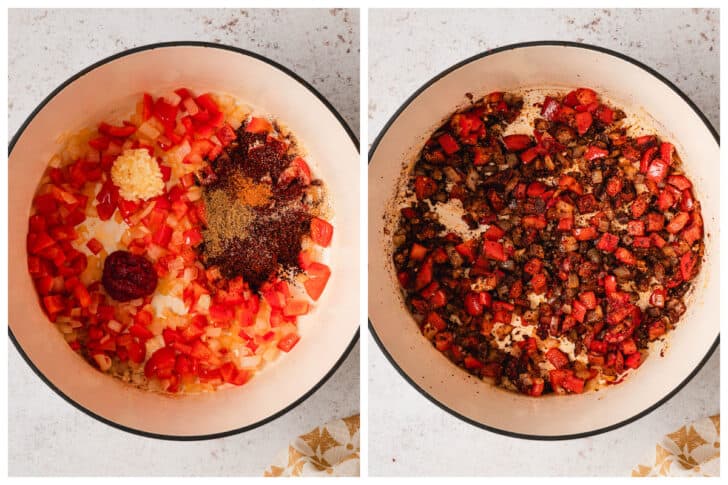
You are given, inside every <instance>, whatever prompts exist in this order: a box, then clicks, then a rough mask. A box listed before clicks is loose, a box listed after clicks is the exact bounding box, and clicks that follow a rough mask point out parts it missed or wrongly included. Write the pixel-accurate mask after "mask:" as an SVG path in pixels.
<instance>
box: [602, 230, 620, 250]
mask: <svg viewBox="0 0 728 485" xmlns="http://www.w3.org/2000/svg"><path fill="white" fill-rule="evenodd" d="M618 244H619V237H617V236H615V235H614V234H610V233H608V232H605V233H604V234H603V235H602V237H601V239H599V242H597V249H600V250H602V251H606V252H608V253H611V252H613V251H614V250H615V249H617V245H618Z"/></svg>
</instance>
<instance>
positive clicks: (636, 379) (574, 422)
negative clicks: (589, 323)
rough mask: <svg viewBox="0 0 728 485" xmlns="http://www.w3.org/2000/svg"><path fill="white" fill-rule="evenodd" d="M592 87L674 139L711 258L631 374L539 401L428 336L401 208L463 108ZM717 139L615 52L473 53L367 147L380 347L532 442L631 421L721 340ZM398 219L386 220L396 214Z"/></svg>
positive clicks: (661, 84)
mask: <svg viewBox="0 0 728 485" xmlns="http://www.w3.org/2000/svg"><path fill="white" fill-rule="evenodd" d="M580 86H586V87H591V88H593V89H595V90H597V92H599V93H600V94H601V95H603V96H605V97H606V98H607V99H609V100H610V101H612V102H614V103H615V104H616V105H618V106H621V107H623V108H625V111H627V112H628V114H632V115H634V116H635V117H636V118H638V119H640V120H641V121H643V122H644V123H645V124H648V125H650V127H654V129H655V130H657V133H659V134H660V135H661V136H663V137H665V138H667V139H668V140H671V141H673V142H674V143H675V145H676V147H677V150H678V151H679V153H680V156H681V158H682V160H683V162H684V168H685V170H686V172H687V174H688V176H689V177H690V178H691V179H692V181H693V183H694V186H695V189H694V190H695V193H696V195H697V197H698V198H699V200H700V202H701V205H702V213H703V218H704V223H705V234H706V237H705V244H706V250H705V258H704V261H703V266H702V269H701V271H700V273H699V275H698V276H697V277H696V279H695V280H694V286H695V289H694V291H693V292H692V293H691V294H690V295H689V297H688V309H687V312H686V313H685V315H683V317H682V319H681V320H680V322H679V324H678V327H677V328H676V329H675V330H674V331H673V332H671V334H670V335H669V338H668V345H667V350H666V352H665V355H664V357H659V356H658V355H656V354H655V355H651V356H650V358H648V359H647V360H646V362H645V363H644V364H643V365H642V366H641V367H640V368H639V369H638V370H637V372H634V373H633V374H632V375H630V376H629V377H628V378H627V379H626V380H625V382H623V383H621V384H619V385H616V386H609V387H608V388H605V389H602V390H600V391H598V392H591V393H585V394H582V395H569V396H544V397H542V398H530V397H528V396H524V395H519V394H515V393H510V392H507V391H504V390H502V389H499V388H496V387H494V386H493V385H492V384H489V383H487V382H484V381H481V380H479V379H477V378H474V377H472V376H470V375H469V374H467V373H466V372H465V371H463V370H461V369H460V368H458V367H456V366H455V365H454V364H452V363H451V362H450V361H449V360H448V359H447V358H446V357H445V356H444V355H443V354H441V353H440V352H438V351H437V350H436V349H435V348H434V347H433V346H432V344H431V343H430V342H429V341H428V340H426V339H425V338H424V337H423V336H422V335H421V333H420V331H419V328H418V327H417V325H416V323H415V322H414V320H413V318H412V316H411V315H410V314H409V313H408V311H407V310H406V308H405V307H404V304H403V299H402V296H401V293H400V290H399V285H398V283H397V280H396V276H395V274H394V271H393V269H392V268H393V265H392V262H391V261H392V245H391V232H390V231H388V230H389V229H391V228H392V225H393V224H395V223H396V219H397V218H396V216H395V217H392V211H396V210H397V209H398V207H397V206H396V203H395V198H396V194H397V192H398V187H399V186H400V184H401V181H402V177H403V176H404V175H405V174H406V172H407V169H408V167H411V165H412V164H413V163H414V157H415V155H416V154H417V153H418V152H419V151H420V150H421V148H422V146H423V144H424V142H425V141H426V140H427V139H428V138H429V136H430V135H431V134H432V133H433V131H434V130H435V129H436V128H438V127H439V126H440V125H441V124H442V123H443V122H444V121H445V120H446V119H447V118H448V117H449V116H450V115H451V114H452V113H453V112H454V111H456V110H457V109H460V108H463V107H465V106H467V104H468V103H469V100H468V98H467V97H466V96H465V94H466V93H471V94H473V95H474V98H475V99H478V98H480V97H482V96H483V95H485V94H487V93H489V92H492V91H514V90H515V91H518V90H521V89H529V88H544V87H548V88H557V89H558V88H560V89H561V90H567V89H573V88H574V87H580ZM719 157H720V153H719V145H718V136H717V134H716V133H715V131H714V130H713V128H712V127H711V126H710V124H709V123H708V121H707V120H706V119H705V116H704V115H703V114H702V113H701V112H700V111H699V110H698V108H697V107H696V106H695V105H694V104H693V103H692V102H691V101H690V100H689V99H688V98H687V97H686V96H685V95H684V94H683V93H681V92H680V91H679V89H677V88H676V87H675V86H674V85H673V84H672V83H671V82H670V81H668V80H667V79H665V78H664V77H662V76H661V75H660V74H658V73H657V72H655V71H654V70H652V69H650V68H648V67H647V66H644V65H643V64H640V63H639V62H637V61H635V60H633V59H630V58H628V57H626V56H624V55H621V54H618V53H616V52H612V51H608V50H605V49H602V48H597V47H591V46H586V45H583V44H575V43H566V42H534V43H527V44H517V45H511V46H506V47H502V48H499V49H495V50H492V51H488V52H485V53H483V54H480V55H477V56H475V57H472V58H470V59H467V60H465V61H463V62H461V63H459V64H457V65H455V66H453V67H451V68H450V69H448V70H446V71H445V72H443V73H441V74H439V75H438V76H437V77H435V78H434V79H432V80H431V81H429V82H428V83H427V84H425V85H424V86H423V87H422V88H421V89H419V90H418V91H417V92H416V93H415V94H414V95H412V96H411V97H410V98H409V99H408V100H407V101H406V102H405V103H404V104H403V105H402V107H401V108H400V109H399V110H398V111H397V113H396V114H395V115H394V116H393V117H392V118H391V119H390V120H389V122H388V123H387V125H386V126H385V127H384V129H383V130H382V132H381V133H380V134H379V136H378V137H377V139H376V140H375V142H374V144H373V146H372V148H371V151H370V154H369V160H370V165H369V249H368V251H369V317H370V329H371V331H372V333H373V335H374V337H375V339H376V341H377V343H378V344H379V346H380V348H381V350H382V351H383V352H384V353H385V355H386V356H387V357H388V358H389V360H390V362H391V363H392V364H393V365H394V366H395V367H396V368H397V369H398V370H399V372H400V373H401V374H402V376H403V377H404V378H405V379H406V380H407V381H408V382H409V383H410V384H411V385H413V386H414V387H415V388H417V389H418V390H419V391H420V392H421V393H422V394H423V395H424V396H425V397H427V398H428V399H430V400H431V401H433V402H434V403H436V404H437V405H439V406H440V407H441V408H443V409H445V410H446V411H448V412H450V413H452V414H453V415H455V416H457V417H459V418H461V419H463V420H465V421H467V422H469V423H471V424H473V425H476V426H480V427H482V428H485V429H489V430H491V431H496V432H500V433H503V434H506V435H511V436H519V437H525V438H534V439H565V438H576V437H583V436H587V435H590V434H596V433H599V432H603V431H607V430H610V429H614V428H616V427H618V426H621V425H624V424H626V423H629V422H631V421H633V420H635V419H638V418H639V417H641V416H644V415H645V414H647V413H648V412H650V411H652V410H653V409H655V408H656V407H658V406H659V405H660V404H662V403H664V402H665V401H667V400H668V399H669V398H670V397H671V396H673V395H674V394H675V393H676V392H677V391H678V390H680V389H681V388H682V387H683V386H684V385H685V384H686V383H687V382H688V381H689V380H690V379H691V378H692V377H693V376H694V375H695V374H696V373H697V371H698V370H699V369H700V367H701V366H702V365H703V364H704V363H705V362H706V361H707V359H708V358H709V357H710V355H711V353H712V351H713V350H714V349H715V348H716V347H717V345H718V336H719V331H720V325H719V320H718V308H719V282H718V279H719V270H718V268H719V255H718V242H719V233H718V220H719V181H718V179H719V177H718V176H717V174H718V173H719V162H720V158H719ZM387 216H389V217H387Z"/></svg>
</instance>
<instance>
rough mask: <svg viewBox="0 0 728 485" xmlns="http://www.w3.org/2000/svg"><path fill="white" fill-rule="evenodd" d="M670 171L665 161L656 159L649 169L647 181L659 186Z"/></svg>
mask: <svg viewBox="0 0 728 485" xmlns="http://www.w3.org/2000/svg"><path fill="white" fill-rule="evenodd" d="M668 170H669V167H668V165H667V163H666V162H665V161H664V160H662V159H655V160H653V161H652V163H651V164H650V166H649V167H648V168H647V179H648V180H652V181H653V182H655V183H658V184H659V183H660V182H662V181H663V180H665V177H666V176H667V172H668Z"/></svg>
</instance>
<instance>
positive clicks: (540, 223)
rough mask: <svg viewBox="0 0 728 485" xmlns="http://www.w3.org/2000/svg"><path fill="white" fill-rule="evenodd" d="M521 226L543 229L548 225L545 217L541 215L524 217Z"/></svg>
mask: <svg viewBox="0 0 728 485" xmlns="http://www.w3.org/2000/svg"><path fill="white" fill-rule="evenodd" d="M521 224H522V225H523V227H528V228H533V229H543V228H544V227H546V225H547V224H548V223H547V222H546V217H545V216H544V215H543V214H541V215H538V216H524V217H523V219H521Z"/></svg>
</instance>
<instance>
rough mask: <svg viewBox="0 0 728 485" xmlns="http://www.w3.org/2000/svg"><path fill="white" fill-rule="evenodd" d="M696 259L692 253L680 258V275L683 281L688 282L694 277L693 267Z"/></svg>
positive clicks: (689, 252)
mask: <svg viewBox="0 0 728 485" xmlns="http://www.w3.org/2000/svg"><path fill="white" fill-rule="evenodd" d="M697 262H698V258H697V256H696V255H695V253H693V252H692V251H688V252H687V253H685V254H683V255H682V257H681V258H680V274H681V275H682V278H683V280H685V281H690V280H691V279H693V276H695V266H696V265H697Z"/></svg>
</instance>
